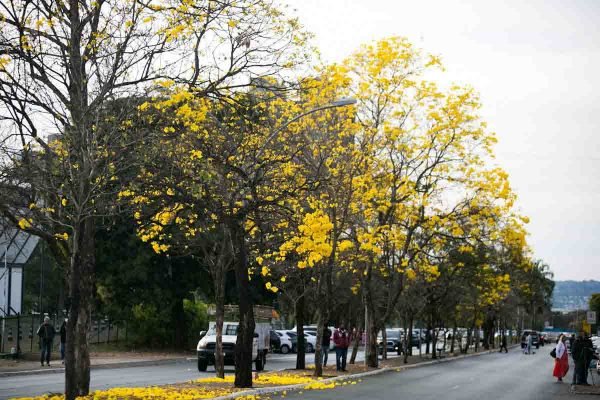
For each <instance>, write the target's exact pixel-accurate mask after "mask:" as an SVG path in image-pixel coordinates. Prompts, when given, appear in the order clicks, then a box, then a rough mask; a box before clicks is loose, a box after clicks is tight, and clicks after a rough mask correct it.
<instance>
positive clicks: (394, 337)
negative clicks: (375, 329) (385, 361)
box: [377, 329, 402, 355]
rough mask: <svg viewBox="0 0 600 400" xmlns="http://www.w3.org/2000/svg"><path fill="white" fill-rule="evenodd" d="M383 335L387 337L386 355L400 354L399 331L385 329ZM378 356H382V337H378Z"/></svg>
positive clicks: (400, 335) (400, 337)
mask: <svg viewBox="0 0 600 400" xmlns="http://www.w3.org/2000/svg"><path fill="white" fill-rule="evenodd" d="M385 334H386V336H387V338H386V339H387V345H386V349H387V352H388V353H396V354H398V355H400V354H402V334H401V332H400V330H399V329H386V330H385ZM377 340H378V344H379V354H383V337H379V338H378V339H377Z"/></svg>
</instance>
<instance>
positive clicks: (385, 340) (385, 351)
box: [381, 328, 387, 360]
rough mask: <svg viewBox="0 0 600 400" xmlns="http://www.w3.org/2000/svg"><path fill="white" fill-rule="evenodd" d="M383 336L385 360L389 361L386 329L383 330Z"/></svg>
mask: <svg viewBox="0 0 600 400" xmlns="http://www.w3.org/2000/svg"><path fill="white" fill-rule="evenodd" d="M381 336H382V341H383V357H382V358H383V359H384V360H387V332H386V331H385V328H384V329H382V330H381Z"/></svg>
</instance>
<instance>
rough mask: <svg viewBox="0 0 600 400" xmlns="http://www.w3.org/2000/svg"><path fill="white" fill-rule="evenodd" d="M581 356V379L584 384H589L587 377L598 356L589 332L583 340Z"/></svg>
mask: <svg viewBox="0 0 600 400" xmlns="http://www.w3.org/2000/svg"><path fill="white" fill-rule="evenodd" d="M581 357H582V358H583V361H582V363H583V368H582V370H581V380H582V381H583V383H582V384H583V385H588V382H587V378H588V373H589V372H590V371H589V369H590V363H591V362H592V360H593V359H594V358H596V357H595V355H594V344H593V343H592V340H591V339H590V337H589V336H588V334H587V333H586V334H585V335H584V336H583V341H582V343H581Z"/></svg>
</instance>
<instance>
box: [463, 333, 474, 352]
mask: <svg viewBox="0 0 600 400" xmlns="http://www.w3.org/2000/svg"><path fill="white" fill-rule="evenodd" d="M472 334H473V328H469V329H468V330H467V343H466V344H465V348H464V350H463V353H464V354H467V353H468V352H469V346H471V337H472Z"/></svg>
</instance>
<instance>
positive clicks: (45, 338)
mask: <svg viewBox="0 0 600 400" xmlns="http://www.w3.org/2000/svg"><path fill="white" fill-rule="evenodd" d="M55 333H56V332H55V330H54V326H52V324H51V323H50V318H49V317H44V323H43V324H41V325H40V327H39V328H38V330H37V335H38V336H39V337H40V344H41V354H40V362H41V364H42V367H43V366H44V360H46V364H47V365H48V366H50V353H51V352H52V341H53V340H54V334H55Z"/></svg>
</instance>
